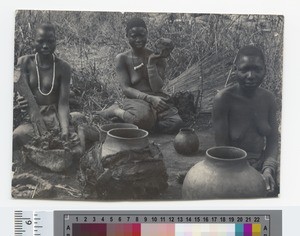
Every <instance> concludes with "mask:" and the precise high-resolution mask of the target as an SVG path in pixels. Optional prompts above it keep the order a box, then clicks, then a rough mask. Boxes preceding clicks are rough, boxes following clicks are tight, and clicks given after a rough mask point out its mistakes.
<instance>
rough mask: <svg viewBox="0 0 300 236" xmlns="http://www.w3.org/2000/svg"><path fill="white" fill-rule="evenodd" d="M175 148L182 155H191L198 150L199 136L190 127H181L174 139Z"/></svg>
mask: <svg viewBox="0 0 300 236" xmlns="http://www.w3.org/2000/svg"><path fill="white" fill-rule="evenodd" d="M174 148H175V150H176V151H177V152H178V153H179V154H182V155H191V154H193V153H195V152H197V151H198V148H199V138H198V136H197V134H196V133H195V130H194V129H192V128H182V129H180V131H179V133H178V134H177V135H176V137H175V139H174Z"/></svg>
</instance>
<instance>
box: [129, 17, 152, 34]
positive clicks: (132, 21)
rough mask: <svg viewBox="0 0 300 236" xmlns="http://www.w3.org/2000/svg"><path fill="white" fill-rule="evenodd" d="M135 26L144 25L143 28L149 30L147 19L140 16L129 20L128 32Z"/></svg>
mask: <svg viewBox="0 0 300 236" xmlns="http://www.w3.org/2000/svg"><path fill="white" fill-rule="evenodd" d="M133 27H143V28H145V29H146V30H147V26H146V23H145V21H144V20H143V19H141V18H138V17H134V18H131V19H130V20H129V21H128V22H127V24H126V34H127V33H128V31H129V30H130V29H132V28H133Z"/></svg>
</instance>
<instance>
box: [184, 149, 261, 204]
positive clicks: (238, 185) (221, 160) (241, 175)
mask: <svg viewBox="0 0 300 236" xmlns="http://www.w3.org/2000/svg"><path fill="white" fill-rule="evenodd" d="M246 156H247V153H246V152H245V151H244V150H242V149H239V148H236V147H226V146H224V147H213V148H210V149H208V150H207V151H206V157H205V158H204V160H203V161H200V162H199V163H197V164H196V165H194V166H193V167H192V168H191V169H190V170H189V172H188V173H187V175H186V177H185V179H184V182H183V186H182V197H183V199H213V198H223V199H224V198H228V199H230V198H258V197H265V196H266V185H265V182H264V179H263V177H262V175H261V174H260V173H259V172H258V171H256V170H255V169H254V168H253V167H251V166H250V165H249V164H248V162H247V160H246Z"/></svg>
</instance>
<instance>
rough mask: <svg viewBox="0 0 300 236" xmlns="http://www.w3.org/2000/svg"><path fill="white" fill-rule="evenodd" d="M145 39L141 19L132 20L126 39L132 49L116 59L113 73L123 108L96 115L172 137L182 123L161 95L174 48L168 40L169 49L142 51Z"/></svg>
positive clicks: (145, 32) (143, 23) (114, 108)
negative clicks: (121, 91)
mask: <svg viewBox="0 0 300 236" xmlns="http://www.w3.org/2000/svg"><path fill="white" fill-rule="evenodd" d="M147 35H148V31H147V27H146V24H145V22H144V21H143V20H142V19H140V18H132V19H130V20H129V21H128V22H127V27H126V37H127V40H128V43H129V45H130V47H131V49H130V50H128V51H126V52H124V53H120V54H119V55H117V57H116V72H117V75H118V77H119V81H120V84H121V87H122V90H123V93H124V95H125V96H126V98H127V99H125V101H124V103H123V108H120V107H119V106H118V105H117V104H114V105H112V106H111V107H109V108H107V109H106V110H103V111H99V112H96V114H99V115H101V116H103V117H105V118H112V117H118V118H120V119H122V120H123V121H124V122H128V123H133V124H136V125H137V126H138V127H139V128H142V129H146V130H150V131H151V130H154V129H156V130H157V131H159V132H162V133H174V132H177V131H178V130H179V128H180V127H181V126H182V120H181V118H180V117H179V115H178V111H177V109H176V108H175V107H174V106H173V105H172V102H171V101H170V97H169V96H168V95H167V94H165V93H163V92H162V87H163V84H164V72H165V67H166V62H165V58H166V57H168V56H169V54H170V52H171V51H172V49H173V44H172V41H171V40H168V39H163V41H164V42H163V43H165V44H167V45H169V47H168V46H167V47H164V49H162V50H159V51H158V52H156V53H154V52H152V51H151V50H150V49H148V48H146V47H145V46H146V43H147Z"/></svg>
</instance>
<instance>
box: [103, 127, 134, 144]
mask: <svg viewBox="0 0 300 236" xmlns="http://www.w3.org/2000/svg"><path fill="white" fill-rule="evenodd" d="M118 128H122V129H123V128H133V129H138V127H137V126H136V125H134V124H130V123H112V124H106V125H101V126H100V141H101V142H102V143H103V142H104V141H105V139H106V136H107V132H108V131H110V130H111V129H118Z"/></svg>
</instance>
